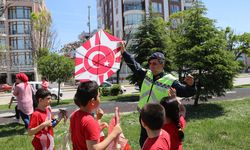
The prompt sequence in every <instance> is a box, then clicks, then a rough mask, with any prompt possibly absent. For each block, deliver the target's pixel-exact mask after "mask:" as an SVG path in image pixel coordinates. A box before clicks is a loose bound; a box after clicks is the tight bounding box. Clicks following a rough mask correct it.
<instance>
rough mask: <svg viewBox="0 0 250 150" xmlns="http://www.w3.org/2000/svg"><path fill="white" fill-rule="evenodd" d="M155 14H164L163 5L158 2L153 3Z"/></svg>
mask: <svg viewBox="0 0 250 150" xmlns="http://www.w3.org/2000/svg"><path fill="white" fill-rule="evenodd" d="M152 9H153V12H157V13H162V4H161V3H157V2H152Z"/></svg>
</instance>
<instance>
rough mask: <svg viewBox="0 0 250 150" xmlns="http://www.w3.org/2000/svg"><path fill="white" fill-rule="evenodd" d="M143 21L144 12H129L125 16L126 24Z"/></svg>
mask: <svg viewBox="0 0 250 150" xmlns="http://www.w3.org/2000/svg"><path fill="white" fill-rule="evenodd" d="M142 21H143V14H128V15H126V16H125V25H135V24H140V23H141V22H142Z"/></svg>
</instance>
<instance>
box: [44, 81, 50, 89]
mask: <svg viewBox="0 0 250 150" xmlns="http://www.w3.org/2000/svg"><path fill="white" fill-rule="evenodd" d="M48 87H49V82H47V81H42V88H43V89H44V90H48Z"/></svg>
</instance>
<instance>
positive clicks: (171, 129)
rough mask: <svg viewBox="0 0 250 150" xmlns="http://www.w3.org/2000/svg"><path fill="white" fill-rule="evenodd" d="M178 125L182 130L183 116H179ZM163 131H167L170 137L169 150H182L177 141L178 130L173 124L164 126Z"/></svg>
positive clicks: (183, 126)
mask: <svg viewBox="0 0 250 150" xmlns="http://www.w3.org/2000/svg"><path fill="white" fill-rule="evenodd" d="M179 122H180V125H181V128H182V130H183V129H184V128H185V126H186V120H185V119H184V117H183V116H180V121H179ZM163 129H164V130H165V131H167V132H168V133H169V135H170V141H171V147H170V150H182V142H181V140H180V139H179V135H178V128H177V127H176V125H175V124H174V123H169V124H165V125H164V126H163Z"/></svg>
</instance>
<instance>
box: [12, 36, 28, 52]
mask: <svg viewBox="0 0 250 150" xmlns="http://www.w3.org/2000/svg"><path fill="white" fill-rule="evenodd" d="M10 49H11V50H30V49H31V42H30V38H28V37H11V38H10Z"/></svg>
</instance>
